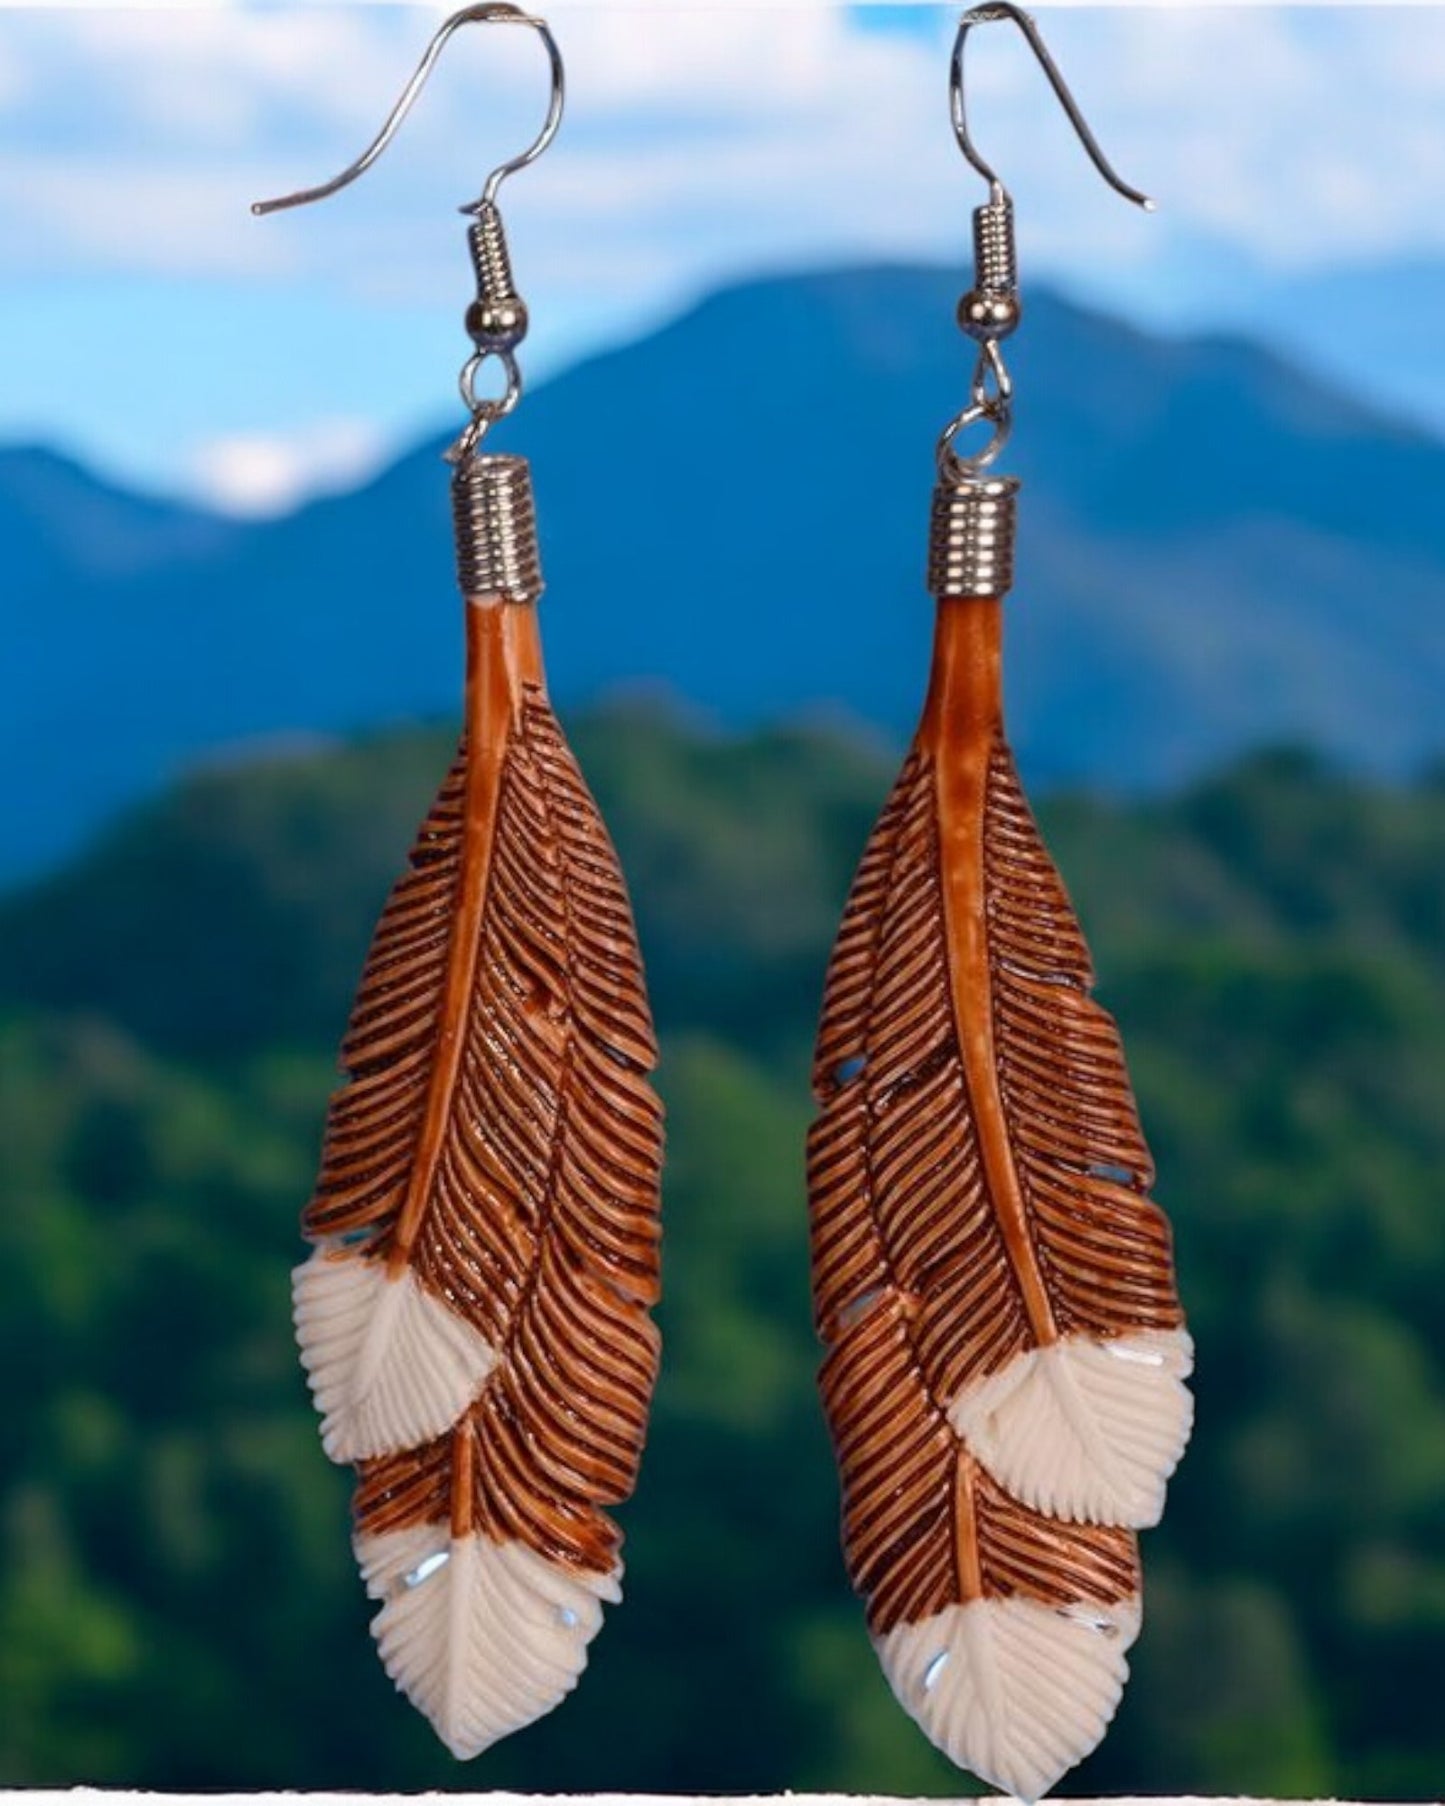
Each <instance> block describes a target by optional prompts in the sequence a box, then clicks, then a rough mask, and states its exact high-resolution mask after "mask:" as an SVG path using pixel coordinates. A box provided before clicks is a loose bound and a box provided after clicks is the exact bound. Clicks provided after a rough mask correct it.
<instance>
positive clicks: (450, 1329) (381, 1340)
mask: <svg viewBox="0 0 1445 1806" xmlns="http://www.w3.org/2000/svg"><path fill="white" fill-rule="evenodd" d="M467 616H468V644H469V668H468V707H467V723H466V729H465V732H464V735H463V740H462V745H461V749H460V751H459V753H458V755H457V759H456V761H455V763H454V764H453V766H452V769H451V771H450V773H449V774H448V776H447V779H446V781H445V782H444V784H443V786H442V788H441V791H440V794H439V795H438V797H437V800H436V803H435V805H434V806H433V808H432V810H431V813H430V814H429V816H428V818H427V820H426V822H425V824H424V825H423V827H422V830H421V832H420V834H419V836H418V838H417V841H416V844H415V846H414V848H413V851H412V855H411V861H410V865H409V868H408V870H407V872H406V873H405V874H404V875H403V877H402V878H401V879H400V881H399V882H398V884H397V886H396V888H395V889H394V891H393V893H392V896H391V899H390V901H389V902H388V904H387V907H386V909H385V912H384V913H383V916H382V919H381V922H380V924H379V926H378V928H377V932H376V936H375V938H374V941H373V945H372V949H371V954H370V957H369V959H368V961H367V966H366V971H365V974H364V977H363V979H362V983H361V988H360V991H359V994H358V997H357V1001H356V1005H355V1008H354V1011H353V1015H352V1019H351V1024H350V1027H349V1029H348V1032H347V1035H346V1039H345V1042H344V1044H343V1049H342V1061H343V1065H344V1067H345V1069H346V1072H347V1075H348V1076H347V1080H346V1083H345V1084H344V1085H343V1086H342V1087H341V1088H340V1090H339V1091H338V1092H337V1093H336V1096H335V1097H334V1098H333V1100H332V1105H331V1111H330V1114H329V1117H328V1122H327V1131H326V1139H325V1147H324V1152H323V1159H322V1170H321V1175H320V1178H319V1180H318V1182H317V1186H316V1191H315V1194H314V1196H313V1198H312V1201H311V1203H310V1205H309V1206H308V1208H307V1210H306V1213H305V1218H304V1227H305V1230H306V1233H307V1234H308V1236H309V1237H311V1239H312V1240H313V1241H314V1242H315V1243H316V1248H315V1252H314V1253H313V1254H312V1256H311V1258H310V1260H308V1261H307V1262H305V1263H304V1264H303V1265H302V1266H301V1267H300V1268H298V1270H297V1275H296V1286H295V1296H296V1316H297V1327H298V1333H299V1337H300V1340H301V1344H302V1354H303V1360H304V1362H305V1363H306V1366H307V1369H308V1373H309V1376H310V1379H311V1383H312V1387H313V1390H314V1392H315V1394H316V1397H317V1403H318V1406H319V1407H320V1408H321V1410H322V1411H323V1414H324V1422H323V1435H324V1438H325V1441H326V1446H327V1450H328V1452H329V1453H330V1454H331V1455H332V1456H333V1458H334V1459H337V1460H346V1461H352V1462H355V1463H356V1464H357V1465H358V1468H359V1471H360V1483H359V1486H358V1491H357V1498H356V1507H355V1519H356V1546H357V1553H358V1557H359V1559H360V1561H361V1564H362V1568H363V1572H364V1574H365V1576H366V1578H367V1584H368V1586H369V1588H370V1589H371V1590H372V1591H373V1593H374V1594H375V1595H376V1596H377V1597H378V1598H380V1599H381V1600H382V1609H381V1611H380V1612H379V1613H378V1616H377V1619H376V1622H375V1625H374V1629H375V1631H376V1634H377V1637H378V1641H379V1643H380V1645H381V1650H382V1654H383V1658H384V1660H386V1662H387V1665H388V1669H389V1671H390V1672H391V1673H392V1674H393V1677H394V1678H395V1679H396V1680H397V1682H398V1685H400V1686H402V1687H404V1688H405V1689H406V1691H407V1692H408V1693H409V1694H410V1695H411V1697H412V1698H413V1699H414V1700H415V1701H416V1703H417V1704H418V1705H420V1706H421V1707H422V1709H423V1710H425V1711H427V1713H428V1715H429V1716H430V1717H431V1718H432V1719H433V1722H434V1723H435V1724H436V1726H437V1729H438V1731H439V1732H440V1733H441V1735H442V1736H443V1737H444V1738H445V1739H446V1740H447V1741H448V1743H449V1744H450V1745H451V1747H452V1748H453V1749H454V1750H455V1751H456V1753H458V1754H460V1755H470V1754H475V1753H476V1752H477V1751H478V1750H479V1749H481V1748H485V1747H486V1745H487V1744H488V1743H490V1742H492V1741H494V1740H495V1738H496V1737H498V1736H501V1735H504V1734H505V1733H506V1732H507V1731H509V1730H512V1729H516V1728H518V1727H519V1726H520V1725H522V1724H525V1723H528V1722H530V1721H531V1719H532V1718H535V1717H537V1716H539V1715H540V1714H541V1712H543V1711H546V1710H549V1709H550V1707H551V1706H552V1705H555V1704H556V1703H557V1701H558V1699H560V1698H561V1696H562V1694H563V1693H564V1692H565V1691H566V1690H567V1688H569V1687H570V1686H571V1685H572V1684H573V1683H574V1682H575V1679H576V1675H577V1673H578V1672H579V1671H580V1668H581V1666H582V1663H583V1661H585V1653H586V1644H587V1642H588V1640H589V1639H590V1637H591V1635H592V1634H593V1633H594V1632H595V1630H596V1628H597V1625H598V1623H599V1622H600V1603H599V1602H600V1601H601V1600H602V1599H606V1598H612V1597H616V1595H617V1580H618V1576H619V1574H620V1571H621V1568H620V1562H619V1560H618V1548H619V1544H620V1536H619V1533H618V1531H617V1528H616V1526H615V1524H614V1523H613V1522H612V1520H611V1519H610V1518H609V1517H608V1516H607V1514H606V1510H605V1507H607V1506H609V1505H612V1504H615V1503H617V1502H618V1501H620V1500H622V1499H624V1498H626V1497H627V1495H628V1494H629V1493H630V1492H631V1490H632V1487H633V1484H634V1482H635V1478H636V1473H637V1466H638V1461H639V1458H640V1453H641V1448H642V1442H643V1437H644V1433H645V1429H646V1420H647V1412H648V1407H649V1403H650V1398H651V1392H652V1386H653V1382H654V1379H655V1376H656V1369H657V1360H658V1340H657V1333H656V1329H655V1327H654V1325H653V1324H652V1322H651V1319H650V1317H649V1316H648V1309H649V1307H650V1306H651V1305H652V1304H653V1303H654V1302H655V1301H656V1298H657V1295H658V1235H659V1219H658V1189H659V1174H660V1166H661V1109H660V1106H659V1104H658V1102H657V1099H656V1097H655V1095H654V1093H653V1091H652V1089H651V1087H650V1085H649V1084H648V1082H647V1074H648V1072H649V1071H650V1070H651V1068H652V1066H653V1065H654V1063H655V1059H656V1046H655V1042H654V1038H653V1032H652V1026H651V1021H650V1017H649V1013H648V1007H647V1001H646V996H645V992H644V989H643V980H642V967H641V959H640V956H639V952H638V948H637V941H636V935H635V931H634V929H633V924H632V916H631V910H630V907H629V904H628V900H627V895H626V891H625V888H624V885H623V881H622V877H621V872H620V870H619V868H618V865H617V860H616V856H615V854H614V852H613V850H612V847H611V844H610V842H609V840H608V838H607V834H606V831H605V829H604V827H603V825H602V823H601V820H600V817H599V816H598V813H597V810H596V806H595V804H594V803H593V801H592V798H591V796H590V795H589V793H588V791H587V788H586V785H585V783H584V782H583V779H582V777H581V774H580V773H579V771H578V769H577V766H576V763H575V761H574V759H573V757H572V754H571V752H570V750H569V749H568V747H567V745H566V742H565V740H564V738H563V736H562V732H561V729H560V727H559V726H558V724H557V721H556V718H555V716H554V715H553V713H552V710H551V707H550V705H549V703H548V701H547V698H546V694H545V689H544V687H543V680H542V670H541V657H540V648H539V644H538V640H537V630H536V622H535V617H534V614H533V611H532V609H531V608H530V607H526V606H523V605H518V604H513V603H509V602H506V601H503V600H501V599H497V598H482V599H474V600H472V601H471V602H469V603H468V607H467Z"/></svg>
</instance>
